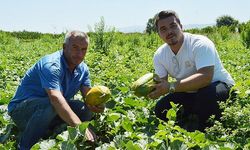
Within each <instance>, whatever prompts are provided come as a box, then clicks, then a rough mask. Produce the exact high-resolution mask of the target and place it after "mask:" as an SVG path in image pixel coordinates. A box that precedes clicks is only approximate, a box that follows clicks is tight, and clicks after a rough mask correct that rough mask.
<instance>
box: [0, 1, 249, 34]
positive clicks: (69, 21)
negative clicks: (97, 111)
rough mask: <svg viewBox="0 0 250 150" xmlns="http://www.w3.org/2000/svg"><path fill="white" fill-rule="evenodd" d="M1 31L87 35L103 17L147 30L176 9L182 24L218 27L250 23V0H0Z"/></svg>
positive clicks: (121, 25) (114, 23)
mask: <svg viewBox="0 0 250 150" xmlns="http://www.w3.org/2000/svg"><path fill="white" fill-rule="evenodd" d="M0 4H1V5H0V30H4V31H23V30H26V31H35V32H42V33H62V32H66V31H67V30H73V29H76V30H82V31H85V32H88V31H89V29H90V28H92V29H93V28H94V26H95V24H96V23H98V22H100V18H101V17H104V20H105V24H106V25H107V26H108V27H115V28H116V29H122V28H127V27H135V26H139V27H145V26H146V24H147V21H148V19H149V18H152V17H153V16H154V15H155V14H156V13H158V12H159V11H161V10H167V9H171V10H175V11H176V12H177V13H178V15H179V17H180V20H181V22H182V24H183V25H184V26H185V25H190V24H215V23H216V19H217V18H218V17H220V16H222V15H230V16H231V17H233V18H234V19H236V20H238V21H239V22H247V21H249V20H250V0H206V1H205V0H171V1H170V0H0Z"/></svg>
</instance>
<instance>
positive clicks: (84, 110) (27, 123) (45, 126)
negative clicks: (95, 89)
mask: <svg viewBox="0 0 250 150" xmlns="http://www.w3.org/2000/svg"><path fill="white" fill-rule="evenodd" d="M68 104H69V106H70V107H71V109H72V110H73V111H74V112H75V113H76V115H77V116H78V117H79V118H80V120H81V121H87V120H91V118H92V115H93V114H92V112H91V111H90V110H89V109H88V107H87V106H86V105H85V104H84V103H83V102H82V101H79V100H70V101H68ZM9 115H10V116H11V118H12V120H13V121H14V122H15V124H16V125H17V127H18V128H19V130H20V132H21V135H20V141H19V145H18V148H19V149H21V150H26V149H27V150H28V149H30V148H31V147H32V146H33V145H34V144H35V143H37V142H38V140H39V139H40V138H42V137H44V136H45V135H46V132H47V131H48V130H49V129H51V128H53V127H55V126H56V125H59V124H61V123H65V122H64V121H62V120H61V119H60V117H59V116H58V115H57V113H56V111H55V110H54V108H53V107H52V105H51V104H50V101H49V99H48V98H35V99H29V100H24V101H22V102H21V103H18V104H16V107H15V108H14V109H13V111H11V112H9Z"/></svg>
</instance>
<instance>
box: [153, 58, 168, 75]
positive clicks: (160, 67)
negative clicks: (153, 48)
mask: <svg viewBox="0 0 250 150" xmlns="http://www.w3.org/2000/svg"><path fill="white" fill-rule="evenodd" d="M154 69H155V73H156V74H157V75H158V76H159V77H160V78H163V77H166V76H167V75H168V72H167V70H166V69H165V67H164V66H163V64H162V63H161V62H160V58H159V56H158V55H154Z"/></svg>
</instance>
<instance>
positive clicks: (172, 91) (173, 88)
mask: <svg viewBox="0 0 250 150" xmlns="http://www.w3.org/2000/svg"><path fill="white" fill-rule="evenodd" d="M169 92H170V93H174V92H175V87H174V83H170V87H169Z"/></svg>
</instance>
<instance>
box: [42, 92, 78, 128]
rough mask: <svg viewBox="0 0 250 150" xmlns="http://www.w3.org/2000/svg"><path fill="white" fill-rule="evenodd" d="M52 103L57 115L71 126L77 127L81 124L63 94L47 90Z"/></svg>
mask: <svg viewBox="0 0 250 150" xmlns="http://www.w3.org/2000/svg"><path fill="white" fill-rule="evenodd" d="M46 91H47V93H48V96H49V99H50V103H51V104H52V106H53V107H54V108H55V110H56V112H57V114H58V115H59V116H60V117H61V118H62V119H63V120H64V121H65V122H66V123H67V124H68V125H70V126H72V127H75V126H77V125H78V124H81V120H80V119H79V118H78V116H77V115H76V114H75V113H74V112H73V110H72V109H71V108H70V106H69V105H68V103H67V102H66V100H65V98H64V97H63V95H62V93H61V92H60V91H57V90H46Z"/></svg>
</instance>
